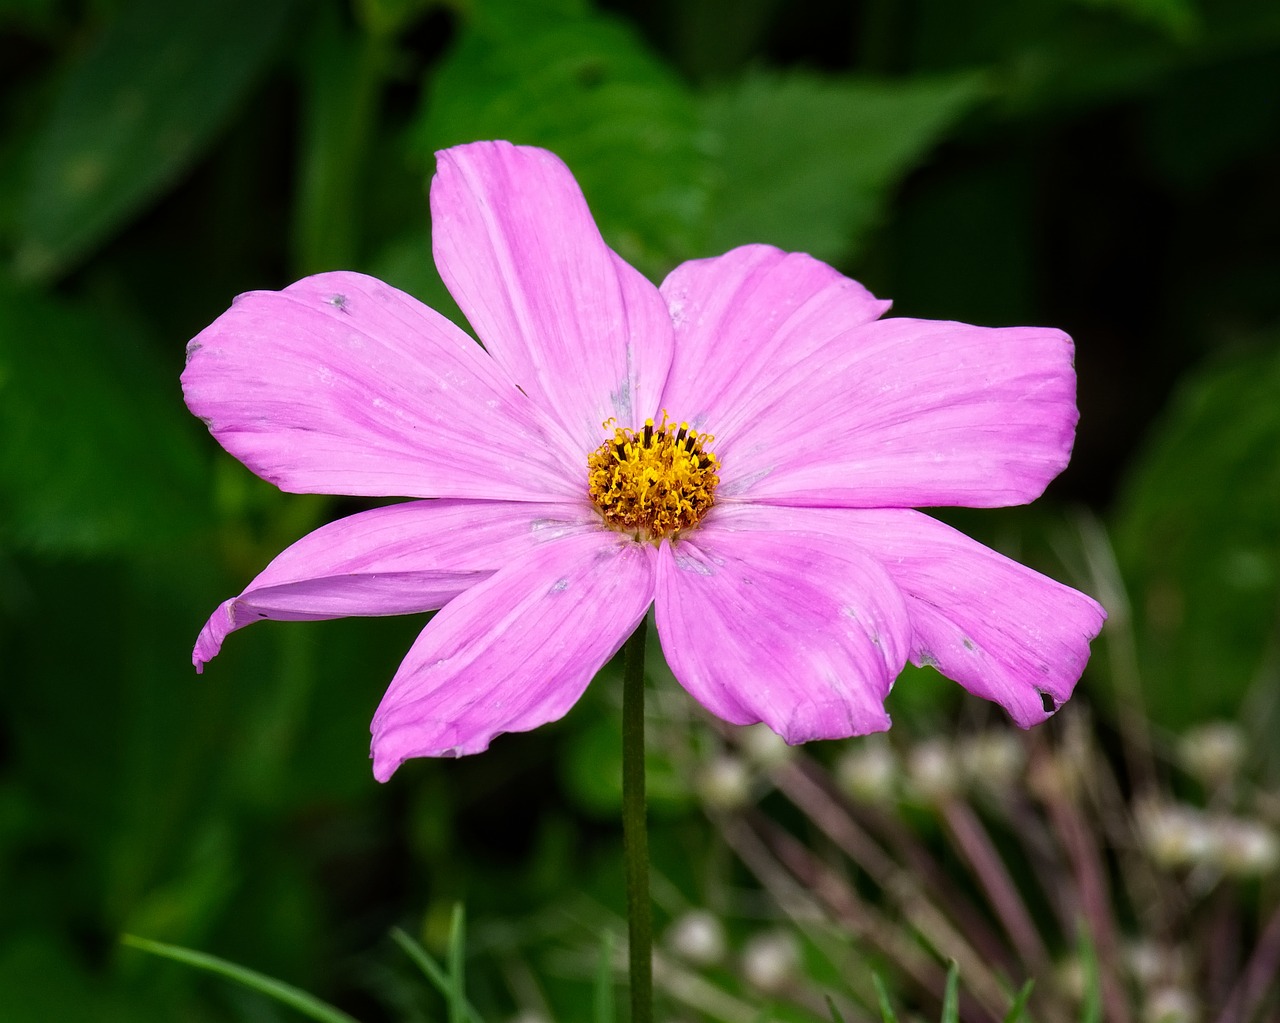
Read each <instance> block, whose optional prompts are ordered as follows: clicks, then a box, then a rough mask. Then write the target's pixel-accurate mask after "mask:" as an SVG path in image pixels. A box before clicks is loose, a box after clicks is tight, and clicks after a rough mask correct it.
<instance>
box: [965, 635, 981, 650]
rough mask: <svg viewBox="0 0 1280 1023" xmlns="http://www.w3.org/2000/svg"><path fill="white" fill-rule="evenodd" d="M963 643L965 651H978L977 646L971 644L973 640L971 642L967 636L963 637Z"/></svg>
mask: <svg viewBox="0 0 1280 1023" xmlns="http://www.w3.org/2000/svg"><path fill="white" fill-rule="evenodd" d="M963 643H964V648H965V649H966V650H977V649H978V647H977V645H976V644H975V643H974V642H973V640H971V639H970V638H969V637H968V636H965V637H964V640H963Z"/></svg>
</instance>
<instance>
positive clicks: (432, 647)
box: [373, 531, 656, 781]
mask: <svg viewBox="0 0 1280 1023" xmlns="http://www.w3.org/2000/svg"><path fill="white" fill-rule="evenodd" d="M655 554H656V551H655V549H654V548H653V547H652V546H650V545H648V544H637V543H633V542H631V541H628V540H624V539H622V538H621V537H620V536H619V535H618V534H616V533H610V532H605V531H597V532H593V533H589V534H578V535H568V536H564V537H562V538H559V539H556V540H553V541H551V542H550V543H547V544H543V545H541V546H538V547H536V548H534V549H533V550H532V551H530V552H529V553H528V554H526V555H523V556H521V557H518V558H516V559H515V560H514V561H513V562H512V563H511V564H510V565H509V566H508V567H506V568H503V569H502V570H500V571H498V572H497V573H495V574H494V575H493V576H491V577H490V578H489V579H487V580H485V581H484V582H482V583H479V584H478V585H476V586H473V587H472V588H471V589H469V590H467V591H466V592H465V593H463V594H461V595H460V596H459V597H457V598H456V599H455V600H454V601H452V602H451V603H450V604H448V605H447V606H446V607H445V608H444V610H442V611H441V612H440V613H439V614H437V615H436V616H435V618H434V619H432V621H431V623H430V624H429V625H428V626H427V627H426V628H425V629H424V630H423V631H422V634H421V635H420V636H419V637H418V640H417V642H416V643H414V645H413V648H412V649H411V650H410V651H409V654H408V656H407V657H406V658H405V659H404V663H403V664H401V666H400V670H399V671H398V672H397V673H396V677H395V678H394V679H393V680H392V682H391V686H390V688H389V689H388V690H387V694H386V696H384V697H383V699H382V704H381V706H379V707H378V712H377V713H376V714H375V715H374V718H373V773H374V776H375V777H376V778H377V779H378V780H379V781H386V780H387V779H388V778H390V777H391V775H392V773H393V772H394V771H395V769H396V768H397V767H399V766H400V764H401V763H403V762H404V761H405V760H407V759H409V758H410V757H442V756H462V755H464V754H468V753H479V752H481V751H482V750H484V749H487V748H488V746H489V743H490V742H491V741H492V740H493V738H494V737H495V736H496V735H499V734H500V733H502V732H523V731H527V730H529V729H531V728H536V727H538V726H539V725H542V724H545V723H546V722H548V721H555V720H557V719H558V718H561V717H563V716H564V715H565V714H566V713H567V712H568V710H569V708H570V707H572V706H573V705H574V704H575V703H576V702H577V700H578V698H579V697H580V696H581V695H582V692H583V690H584V689H586V687H587V683H588V682H590V681H591V679H592V677H593V676H594V675H595V673H596V672H597V671H599V670H600V668H601V667H602V666H603V665H604V663H605V662H606V661H607V660H608V659H609V658H610V657H612V656H613V655H614V654H615V653H616V652H617V651H618V649H619V648H620V647H621V646H622V644H623V642H624V641H625V640H626V638H627V637H628V636H629V635H631V633H632V632H633V631H634V630H635V627H636V625H638V624H639V622H640V619H641V618H642V617H644V614H645V611H646V610H647V609H648V607H649V604H650V603H651V601H652V600H653V576H654V567H653V563H654V559H655Z"/></svg>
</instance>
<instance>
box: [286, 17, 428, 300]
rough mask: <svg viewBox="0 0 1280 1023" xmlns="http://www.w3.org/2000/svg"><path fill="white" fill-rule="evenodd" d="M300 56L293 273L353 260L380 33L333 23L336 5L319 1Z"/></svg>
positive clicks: (372, 130)
mask: <svg viewBox="0 0 1280 1023" xmlns="http://www.w3.org/2000/svg"><path fill="white" fill-rule="evenodd" d="M303 62H304V74H303V81H302V85H303V89H304V93H303V99H304V121H303V125H304V130H303V145H302V161H301V175H300V178H301V180H300V181H299V187H298V192H297V201H296V204H295V209H294V216H293V226H294V239H293V248H294V254H295V256H294V258H295V262H296V263H297V266H298V269H299V271H300V272H301V273H304V274H308V273H317V272H319V271H321V270H331V269H333V268H335V267H343V266H351V265H353V264H354V263H355V262H356V256H357V251H358V246H357V239H358V236H359V231H358V228H359V226H360V225H359V212H360V202H359V197H360V196H361V193H362V189H361V184H362V183H363V181H364V178H365V161H366V160H367V159H368V153H369V150H370V148H371V146H372V142H373V139H374V137H375V136H376V134H377V108H378V100H379V97H380V87H381V84H382V79H383V76H384V73H385V69H386V66H387V64H388V62H389V53H388V49H387V47H386V45H385V44H384V43H383V41H382V40H381V38H379V37H378V36H375V35H374V34H372V32H369V33H366V34H364V35H358V34H356V33H354V32H351V31H350V30H348V29H346V28H344V27H343V26H342V25H341V24H340V23H339V14H338V12H337V10H336V9H333V8H329V7H324V8H322V9H321V10H320V11H319V12H318V13H317V16H316V17H315V18H314V19H313V20H312V23H311V31H310V33H309V37H308V39H307V41H306V44H305V49H304V52H303ZM425 206H426V204H425V203H424V204H423V208H422V211H421V216H422V217H423V218H424V219H425V216H426V210H425Z"/></svg>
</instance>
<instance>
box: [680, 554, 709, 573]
mask: <svg viewBox="0 0 1280 1023" xmlns="http://www.w3.org/2000/svg"><path fill="white" fill-rule="evenodd" d="M675 561H676V568H678V569H680V570H681V571H684V572H693V573H695V574H696V575H712V574H713V573H714V569H712V567H711V566H710V565H709V564H707V562H706V561H704V560H703V559H702V558H691V557H689V555H687V554H680V553H678V551H677V553H676V555H675Z"/></svg>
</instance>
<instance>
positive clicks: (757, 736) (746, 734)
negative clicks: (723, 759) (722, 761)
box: [738, 725, 795, 771]
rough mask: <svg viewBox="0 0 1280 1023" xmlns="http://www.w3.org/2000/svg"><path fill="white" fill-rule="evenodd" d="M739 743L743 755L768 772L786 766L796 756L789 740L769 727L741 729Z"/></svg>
mask: <svg viewBox="0 0 1280 1023" xmlns="http://www.w3.org/2000/svg"><path fill="white" fill-rule="evenodd" d="M738 741H739V743H741V746H742V753H743V755H744V756H745V757H746V758H747V759H748V760H750V761H751V762H752V763H753V764H755V765H756V766H758V767H761V768H763V769H764V770H766V771H767V770H769V769H770V768H772V767H778V766H780V765H782V764H785V763H786V762H787V761H788V760H790V759H791V757H792V756H794V755H795V750H794V749H792V748H791V747H790V746H788V745H787V740H786V739H784V738H783V737H782V736H780V735H779V734H778V733H777V732H775V731H774V730H773V729H772V728H770V727H769V726H768V725H748V726H747V727H745V728H741V729H739V730H738Z"/></svg>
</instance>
